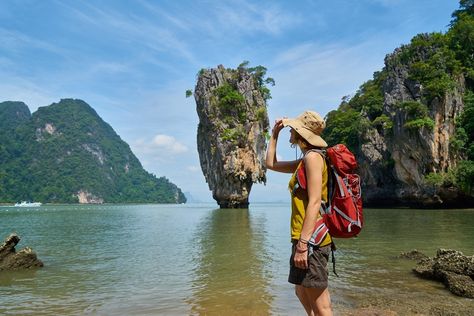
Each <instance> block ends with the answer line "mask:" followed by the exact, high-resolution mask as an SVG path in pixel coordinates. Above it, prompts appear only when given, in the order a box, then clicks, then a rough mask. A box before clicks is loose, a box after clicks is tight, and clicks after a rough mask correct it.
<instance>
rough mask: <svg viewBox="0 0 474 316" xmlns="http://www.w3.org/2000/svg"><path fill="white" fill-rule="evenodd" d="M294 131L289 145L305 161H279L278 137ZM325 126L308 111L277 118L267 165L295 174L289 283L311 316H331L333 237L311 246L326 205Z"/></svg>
mask: <svg viewBox="0 0 474 316" xmlns="http://www.w3.org/2000/svg"><path fill="white" fill-rule="evenodd" d="M285 126H289V127H290V128H291V136H290V143H291V144H292V146H296V145H297V146H299V147H300V149H301V151H302V153H303V158H301V159H298V160H294V161H278V160H277V155H276V147H277V141H278V135H279V133H280V131H281V130H282V129H283V128H284V127H285ZM324 127H325V123H324V120H323V119H322V118H321V116H320V115H319V114H317V113H315V112H312V111H306V112H304V113H303V114H301V115H300V116H298V117H297V118H295V119H286V118H285V119H277V120H276V121H275V125H274V127H273V131H272V136H271V138H270V142H269V145H268V151H267V157H266V165H267V168H268V169H271V170H274V171H278V172H285V173H293V176H292V177H291V179H290V183H289V189H290V192H291V225H290V226H291V241H292V243H293V247H292V255H291V258H290V274H289V277H288V282H290V283H293V284H295V292H296V296H297V297H298V298H299V300H300V302H301V304H303V307H304V309H305V310H306V312H307V313H308V315H319V316H323V315H332V308H331V299H330V296H329V290H328V268H327V263H328V259H329V253H330V251H331V237H330V236H329V234H327V235H326V236H325V237H324V238H323V240H322V242H321V243H320V244H319V245H318V246H314V247H312V246H311V245H309V244H308V240H310V238H311V235H312V234H313V231H314V227H315V224H316V221H317V220H318V219H319V218H320V217H321V214H320V211H319V210H320V207H321V203H322V202H324V203H326V202H327V195H328V194H327V179H328V174H327V166H326V162H325V160H324V158H323V157H322V155H321V154H320V152H318V150H321V149H324V148H325V147H327V143H326V142H325V141H324V140H323V139H322V138H321V136H320V135H321V132H322V131H323V129H324ZM300 164H304V168H305V173H306V179H307V188H306V189H302V188H298V185H297V177H296V170H297V168H298V167H299V166H300Z"/></svg>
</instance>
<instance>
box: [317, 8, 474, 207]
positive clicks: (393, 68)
mask: <svg viewBox="0 0 474 316" xmlns="http://www.w3.org/2000/svg"><path fill="white" fill-rule="evenodd" d="M473 29H474V4H472V3H470V2H463V1H461V4H460V10H457V11H455V12H454V13H453V20H452V21H451V27H450V29H449V30H448V32H447V33H445V34H442V33H431V34H419V35H417V36H415V37H414V38H413V39H412V40H411V43H410V44H407V45H402V46H401V47H400V48H397V49H396V50H395V51H394V52H393V53H391V54H388V55H387V56H386V58H385V66H384V68H383V69H382V70H381V71H378V72H376V73H374V77H373V79H371V80H369V81H367V82H365V83H364V84H363V85H361V87H360V88H359V90H358V91H357V92H356V93H355V95H353V96H352V97H345V98H343V102H342V103H341V105H340V106H339V109H338V110H335V111H331V112H330V113H328V115H327V125H326V126H327V127H326V130H325V131H324V137H325V139H326V141H327V142H328V143H329V145H334V144H336V143H339V142H342V143H346V144H347V145H348V146H349V148H350V149H352V150H353V151H354V152H355V153H356V156H357V158H358V161H359V172H360V174H361V176H362V179H363V194H364V202H365V204H366V205H368V206H413V207H474V57H473V55H472V52H473V50H472V49H473V48H474V47H473V46H472V43H473V41H474V32H472V31H469V30H473Z"/></svg>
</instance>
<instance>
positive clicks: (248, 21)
mask: <svg viewBox="0 0 474 316" xmlns="http://www.w3.org/2000/svg"><path fill="white" fill-rule="evenodd" d="M214 10H215V15H216V17H217V19H218V22H219V24H220V26H221V27H222V28H224V29H227V30H237V31H244V32H247V33H250V32H258V33H266V34H271V35H277V34H279V33H281V32H282V31H283V30H285V29H286V28H288V27H291V26H295V25H297V24H300V23H301V22H302V19H301V18H300V17H298V16H296V15H292V14H291V13H289V12H287V11H285V10H284V9H283V8H281V7H279V6H277V5H276V4H268V3H266V4H258V3H257V2H248V1H237V2H233V3H232V4H229V3H222V2H221V3H220V4H218V5H216V7H215V9H214ZM222 28H221V29H222Z"/></svg>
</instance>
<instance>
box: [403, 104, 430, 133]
mask: <svg viewBox="0 0 474 316" xmlns="http://www.w3.org/2000/svg"><path fill="white" fill-rule="evenodd" d="M399 106H400V107H401V108H402V109H404V110H405V112H406V114H407V120H406V122H405V125H404V126H405V127H406V128H408V129H420V128H423V127H426V128H428V129H433V128H434V121H433V120H432V119H431V118H430V117H429V116H428V107H427V106H426V105H424V104H423V103H421V102H416V101H406V102H402V103H400V104H399Z"/></svg>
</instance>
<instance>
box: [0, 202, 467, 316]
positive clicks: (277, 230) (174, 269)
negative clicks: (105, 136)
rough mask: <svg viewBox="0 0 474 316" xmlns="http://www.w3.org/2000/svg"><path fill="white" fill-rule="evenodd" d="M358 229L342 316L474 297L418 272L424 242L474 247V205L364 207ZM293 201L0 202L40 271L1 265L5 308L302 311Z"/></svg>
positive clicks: (340, 287)
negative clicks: (411, 254)
mask: <svg viewBox="0 0 474 316" xmlns="http://www.w3.org/2000/svg"><path fill="white" fill-rule="evenodd" d="M365 219H366V226H365V227H364V230H363V232H362V233H361V235H360V236H359V237H358V238H355V239H349V240H338V241H337V245H338V248H339V249H338V251H337V254H336V258H337V272H338V274H339V278H337V277H335V276H334V275H333V274H331V275H330V279H331V281H330V288H331V295H332V300H333V303H334V310H335V314H336V315H338V314H339V315H345V314H350V313H351V311H352V310H353V309H356V311H357V310H359V311H362V312H361V313H362V314H363V311H364V310H363V309H361V308H364V307H370V308H374V307H375V308H377V309H378V310H380V311H382V313H383V312H386V313H391V312H392V313H395V314H399V315H409V314H425V315H429V314H446V313H450V314H452V315H465V314H469V313H470V312H471V311H474V300H472V299H464V298H460V297H457V296H455V295H452V294H451V293H450V292H449V291H447V290H446V289H444V286H443V285H442V284H439V283H436V282H431V281H426V280H420V279H418V278H416V277H415V276H414V275H413V274H412V273H411V268H412V267H413V266H414V265H415V262H412V261H409V260H403V259H397V256H398V255H399V254H400V253H401V252H405V251H409V250H411V249H415V248H416V249H418V250H420V251H422V252H424V253H426V254H427V255H429V256H434V255H435V252H436V250H437V249H438V248H453V249H457V250H460V251H463V252H464V253H465V254H467V255H472V254H473V253H474V230H473V229H472V227H474V210H410V209H382V210H378V209H367V210H365ZM288 223H289V205H286V204H253V205H251V207H250V209H249V210H242V209H239V210H220V209H216V207H215V206H214V205H211V204H200V205H197V204H194V205H192V204H191V205H100V206H84V205H57V206H49V205H45V206H42V207H40V208H33V209H20V208H14V207H0V233H1V234H0V235H1V236H0V238H4V237H6V236H7V235H8V234H9V233H11V232H13V231H15V232H17V233H18V234H19V235H20V237H22V240H21V242H20V245H19V247H17V249H19V248H22V247H25V246H30V247H32V248H33V249H34V250H35V251H36V252H37V254H38V256H39V257H40V259H42V260H43V262H44V263H45V267H44V268H42V269H39V270H37V271H23V272H0V314H1V315H30V314H31V315H186V314H193V315H200V314H206V315H224V314H225V315H229V314H239V315H267V314H273V315H302V314H304V310H303V309H302V308H301V307H300V305H299V303H298V301H297V299H296V297H295V296H294V293H293V288H292V286H290V285H289V284H288V283H287V282H286V279H287V272H288V271H287V270H288V258H289V254H290V242H289V224H288Z"/></svg>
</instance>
